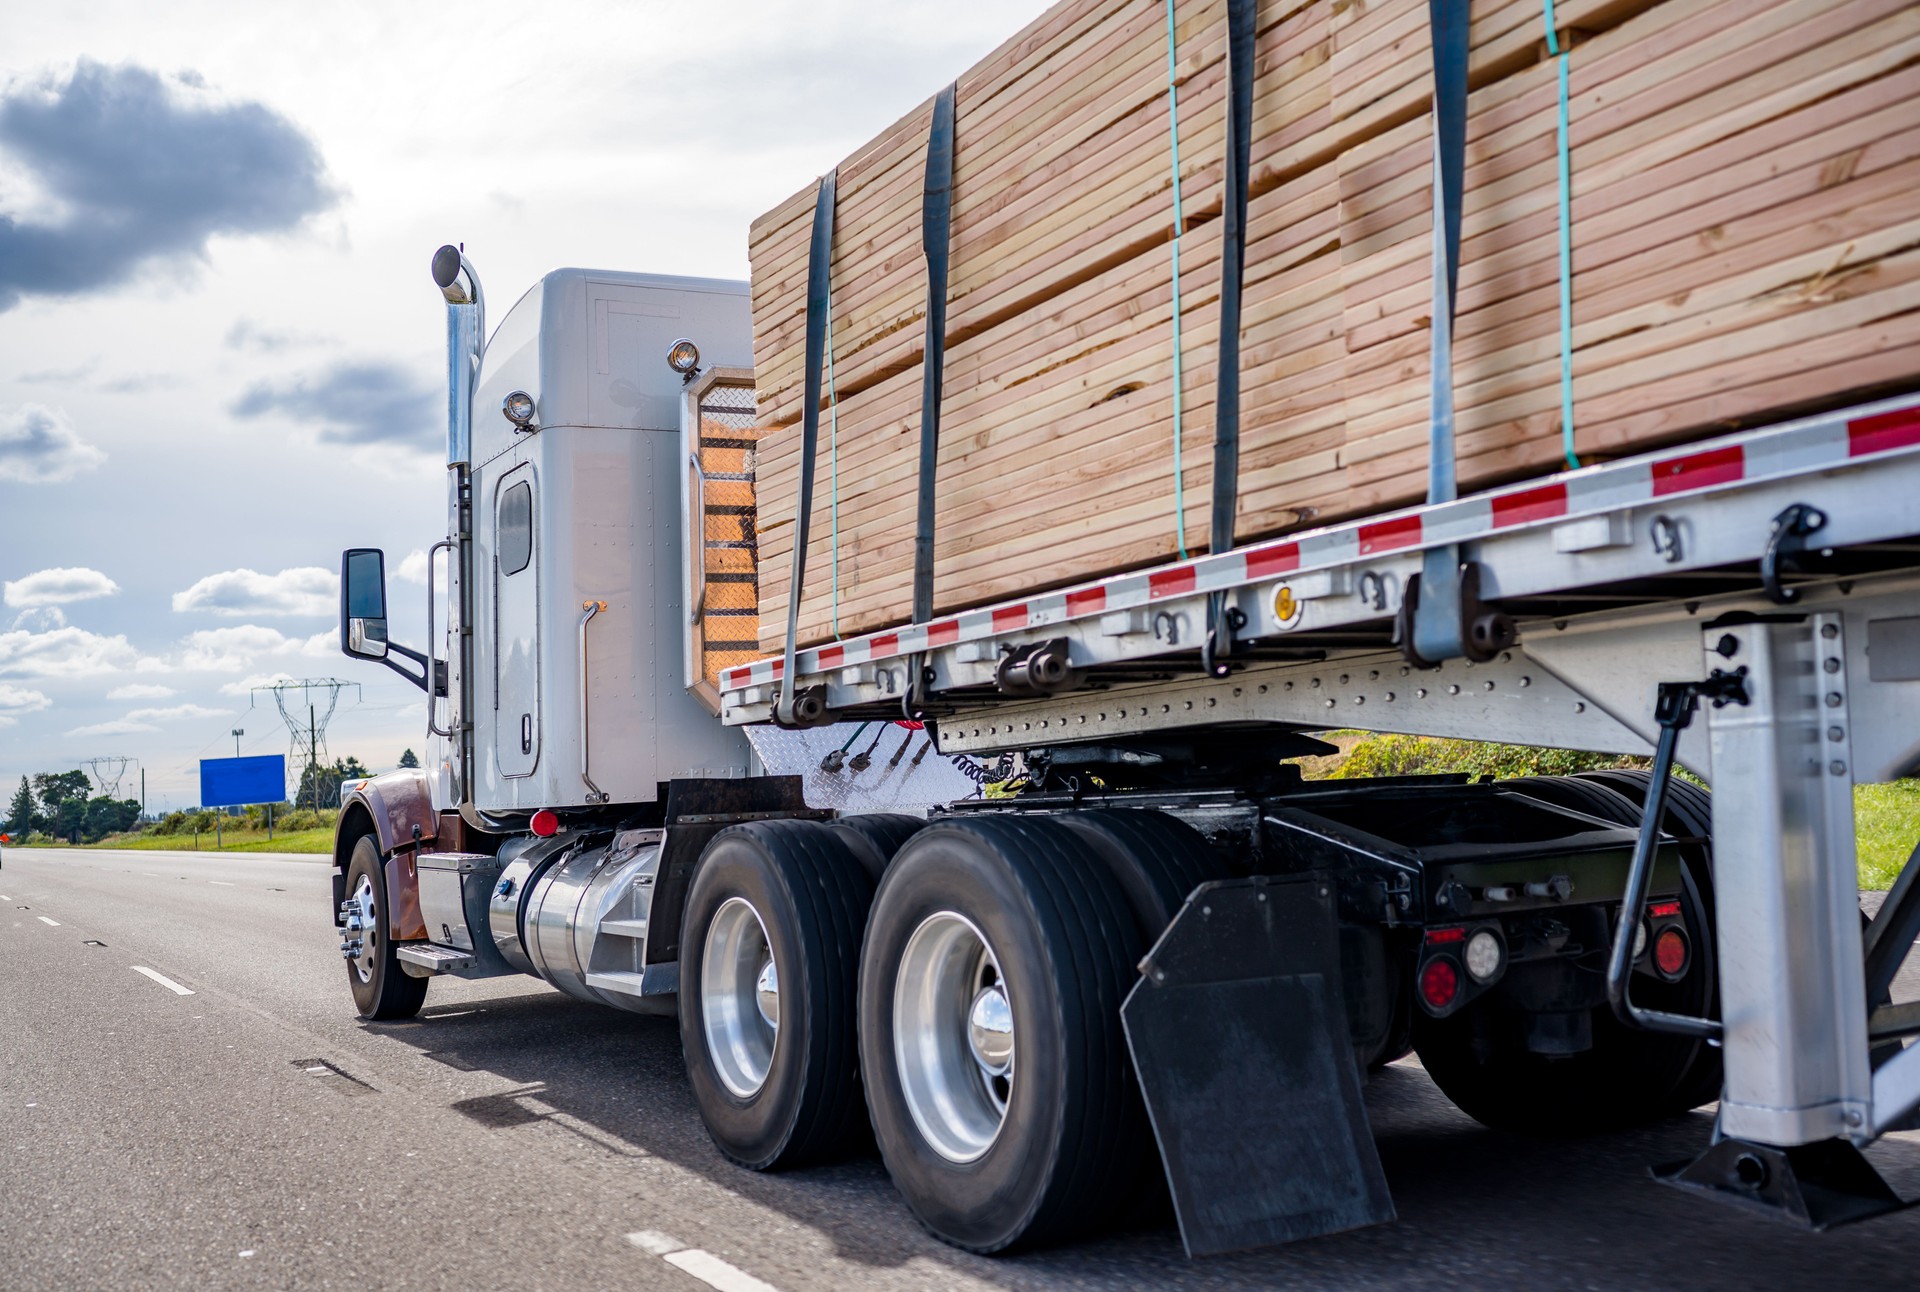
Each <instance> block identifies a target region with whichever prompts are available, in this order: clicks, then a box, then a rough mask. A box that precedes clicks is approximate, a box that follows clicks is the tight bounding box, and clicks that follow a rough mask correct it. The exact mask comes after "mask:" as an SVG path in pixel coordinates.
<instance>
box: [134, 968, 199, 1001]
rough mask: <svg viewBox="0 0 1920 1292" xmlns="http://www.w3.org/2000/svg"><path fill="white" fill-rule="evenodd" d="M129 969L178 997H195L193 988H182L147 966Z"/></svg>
mask: <svg viewBox="0 0 1920 1292" xmlns="http://www.w3.org/2000/svg"><path fill="white" fill-rule="evenodd" d="M128 968H130V969H132V970H133V971H134V972H135V973H143V974H145V975H146V976H147V977H149V978H151V979H153V980H154V981H155V982H157V983H159V984H160V985H161V986H162V987H165V988H166V989H167V990H168V991H170V992H173V993H174V994H175V995H177V996H191V995H193V988H191V987H182V986H181V985H180V984H179V983H177V982H175V981H174V980H173V979H171V978H169V977H167V976H166V975H165V974H163V973H156V972H154V971H153V970H152V969H149V968H147V967H146V966H145V965H129V966H128Z"/></svg>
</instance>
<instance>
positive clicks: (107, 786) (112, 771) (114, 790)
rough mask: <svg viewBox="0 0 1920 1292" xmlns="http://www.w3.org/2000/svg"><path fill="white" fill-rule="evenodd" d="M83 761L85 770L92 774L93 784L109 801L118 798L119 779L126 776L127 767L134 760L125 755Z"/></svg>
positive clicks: (109, 755) (108, 755) (110, 755)
mask: <svg viewBox="0 0 1920 1292" xmlns="http://www.w3.org/2000/svg"><path fill="white" fill-rule="evenodd" d="M84 761H85V762H86V764H87V769H88V770H89V771H91V772H92V773H93V781H94V784H96V785H98V786H99V787H100V792H101V793H102V794H104V795H106V796H107V797H108V798H110V799H117V798H119V797H120V778H121V777H122V776H125V775H126V774H127V766H128V764H130V763H132V762H133V761H134V760H133V759H131V758H129V757H127V756H126V755H125V754H107V755H104V756H103V757H100V758H88V759H86V760H84Z"/></svg>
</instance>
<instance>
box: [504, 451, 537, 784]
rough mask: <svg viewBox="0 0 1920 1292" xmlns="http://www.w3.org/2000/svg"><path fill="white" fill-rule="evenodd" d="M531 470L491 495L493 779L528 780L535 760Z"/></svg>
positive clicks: (518, 471) (520, 471)
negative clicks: (496, 770)
mask: <svg viewBox="0 0 1920 1292" xmlns="http://www.w3.org/2000/svg"><path fill="white" fill-rule="evenodd" d="M534 485H535V479H534V474H533V468H532V467H531V466H521V467H516V468H515V469H514V470H512V471H510V472H508V473H507V474H506V475H505V476H502V477H501V479H500V484H499V487H498V488H497V489H496V490H495V492H494V501H493V508H494V541H493V554H494V555H493V634H494V640H493V661H494V663H493V668H494V676H493V707H494V732H495V736H496V738H495V740H494V746H493V748H494V757H495V760H496V761H497V763H498V765H499V768H500V775H502V776H506V777H512V776H531V775H533V770H534V768H535V767H536V766H537V765H538V764H539V762H540V632H539V627H540V560H539V556H540V553H539V552H538V551H537V550H536V549H537V547H538V545H539V533H540V527H539V525H538V524H537V523H536V521H537V519H538V512H537V509H538V507H539V499H538V498H537V497H536V490H535V488H534Z"/></svg>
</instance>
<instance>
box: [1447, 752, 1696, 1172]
mask: <svg viewBox="0 0 1920 1292" xmlns="http://www.w3.org/2000/svg"><path fill="white" fill-rule="evenodd" d="M1506 784H1508V785H1510V786H1513V787H1515V788H1519V789H1523V790H1524V791H1525V792H1526V793H1527V794H1529V795H1530V796H1532V797H1535V798H1539V799H1541V800H1543V801H1545V802H1548V803H1553V804H1556V805H1557V806H1560V807H1565V808H1570V809H1572V810H1574V811H1578V812H1584V813H1586V814H1587V815H1589V816H1594V817H1598V818H1600V819H1601V820H1603V821H1610V822H1615V823H1618V824H1620V825H1627V826H1637V825H1638V824H1639V822H1640V814H1641V806H1642V804H1643V803H1644V801H1645V788H1646V784H1647V782H1646V781H1645V780H1644V779H1642V780H1641V781H1640V782H1639V785H1640V790H1641V794H1640V797H1639V798H1637V799H1636V798H1633V797H1629V795H1628V794H1627V793H1624V792H1623V791H1626V790H1631V788H1632V784H1631V783H1630V782H1621V781H1616V780H1613V779H1612V778H1611V777H1610V778H1608V779H1607V780H1602V779H1600V778H1598V777H1594V778H1587V777H1585V776H1542V777H1528V778H1522V779H1516V780H1514V781H1509V782H1506ZM1704 799H1705V794H1704V792H1703V791H1700V790H1699V788H1698V787H1697V786H1693V785H1687V786H1686V788H1685V790H1683V791H1678V792H1675V793H1672V794H1671V795H1670V797H1669V799H1668V809H1667V820H1666V821H1665V822H1664V823H1663V824H1664V828H1665V829H1666V830H1667V831H1668V832H1669V833H1671V834H1674V835H1677V836H1680V837H1692V838H1704V837H1705V835H1706V832H1707V830H1708V829H1709V828H1710V826H1711V821H1710V819H1709V820H1705V821H1703V820H1701V819H1700V817H1699V815H1698V812H1699V809H1700V807H1701V806H1702V804H1703V802H1704ZM1681 861H1682V884H1683V888H1682V892H1681V909H1682V911H1683V912H1684V918H1685V920H1686V928H1687V933H1688V936H1689V937H1690V939H1691V940H1692V946H1693V960H1692V965H1693V967H1692V969H1691V970H1690V971H1689V972H1688V974H1687V976H1686V977H1684V978H1682V979H1681V980H1680V981H1679V982H1676V983H1661V982H1656V981H1650V980H1649V979H1647V978H1645V977H1640V976H1636V977H1635V978H1634V980H1633V998H1634V1001H1635V1003H1636V1004H1639V1005H1643V1006H1647V1007H1651V1008H1655V1009H1662V1010H1668V1011H1671V1012H1674V1013H1680V1014H1694V1015H1706V1016H1710V1017H1717V1016H1718V1014H1719V1006H1720V999H1719V989H1718V984H1717V982H1716V978H1715V975H1716V974H1717V972H1718V962H1717V961H1716V959H1715V955H1714V942H1713V934H1714V926H1713V879H1712V874H1713V872H1712V855H1711V849H1710V847H1708V846H1707V845H1704V844H1700V845H1695V844H1689V845H1684V846H1683V847H1682V849H1681ZM1497 1007H1498V996H1497V994H1496V995H1495V996H1492V997H1489V998H1487V999H1486V1000H1484V1001H1481V1002H1476V1003H1475V1004H1474V1005H1470V1006H1468V1007H1467V1008H1466V1009H1463V1010H1462V1011H1460V1013H1458V1014H1455V1015H1453V1016H1452V1017H1450V1018H1446V1019H1441V1020H1435V1019H1432V1018H1429V1017H1428V1016H1427V1015H1426V1014H1425V1013H1424V1012H1420V1011H1416V1012H1415V1016H1414V1048H1415V1050H1416V1051H1417V1052H1418V1054H1419V1056H1420V1062H1421V1064H1422V1065H1423V1066H1424V1067H1425V1068H1426V1070H1427V1074H1428V1075H1429V1076H1430V1077H1432V1078H1433V1081H1434V1084H1435V1085H1437V1086H1439V1087H1440V1089H1441V1092H1442V1093H1444V1094H1445V1095H1446V1096H1447V1098H1448V1099H1450V1100H1452V1101H1453V1103H1454V1104H1455V1105H1456V1106H1458V1107H1459V1108H1460V1110H1461V1111H1463V1112H1465V1113H1466V1114H1467V1115H1468V1116H1470V1117H1472V1118H1473V1119H1474V1120H1475V1121H1478V1122H1480V1123H1482V1124H1483V1125H1486V1126H1491V1127H1494V1128H1495V1129H1498V1130H1509V1131H1517V1132H1520V1133H1523V1134H1533V1135H1545V1136H1558V1135H1584V1134H1591V1133H1595V1132H1599V1131H1607V1130H1617V1129H1621V1128H1624V1127H1628V1126H1637V1125H1642V1124H1645V1123H1647V1122H1651V1121H1658V1120H1660V1119H1662V1118H1665V1117H1673V1116H1677V1115H1679V1114H1681V1113H1685V1112H1688V1111H1690V1110H1692V1109H1694V1108H1697V1107H1699V1106H1700V1105H1701V1104H1703V1103H1708V1102H1710V1101H1712V1100H1714V1099H1717V1098H1719V1095H1720V1083H1721V1068H1720V1052H1719V1050H1717V1049H1715V1048H1714V1047H1712V1046H1710V1045H1708V1044H1707V1043H1706V1041H1704V1040H1701V1039H1699V1038H1695V1037H1688V1036H1674V1035H1669V1034H1665V1033H1654V1032H1643V1031H1640V1030H1638V1029H1635V1028H1629V1027H1627V1026H1626V1025H1625V1024H1623V1023H1621V1022H1620V1021H1619V1020H1618V1019H1617V1018H1615V1017H1614V1015H1613V1012H1612V1011H1611V1010H1610V1009H1609V1008H1608V1007H1607V1006H1606V1005H1604V1004H1602V1005H1599V1006H1596V1007H1595V1008H1594V1009H1593V1010H1592V1011H1591V1025H1592V1029H1593V1045H1592V1048H1591V1049H1589V1050H1587V1051H1586V1052H1584V1053H1581V1054H1576V1055H1571V1056H1565V1057H1553V1058H1549V1057H1547V1056H1544V1055H1538V1054H1533V1053H1530V1052H1528V1051H1527V1050H1526V1049H1525V1048H1524V1046H1523V1045H1520V1044H1518V1043H1516V1041H1515V1039H1514V1038H1513V1036H1512V1033H1511V1031H1510V1030H1508V1031H1506V1032H1505V1033H1504V1034H1502V1033H1500V1032H1495V1033H1493V1034H1492V1035H1491V1036H1489V1035H1484V1034H1480V1033H1479V1032H1478V1031H1477V1029H1476V1022H1477V1021H1478V1020H1477V1019H1476V1015H1477V1013H1478V1012H1479V1011H1481V1010H1484V1009H1487V1008H1497Z"/></svg>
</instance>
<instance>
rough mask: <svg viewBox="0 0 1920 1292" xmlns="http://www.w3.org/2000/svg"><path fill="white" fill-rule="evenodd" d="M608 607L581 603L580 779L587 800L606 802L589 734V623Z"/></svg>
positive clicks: (602, 603) (603, 604)
mask: <svg viewBox="0 0 1920 1292" xmlns="http://www.w3.org/2000/svg"><path fill="white" fill-rule="evenodd" d="M606 608H607V603H606V602H604V601H582V602H581V603H580V610H581V612H582V613H581V615H580V779H581V780H583V781H585V782H586V783H587V791H588V793H587V801H588V802H589V803H605V802H606V801H607V794H606V791H604V790H602V789H601V788H600V787H599V786H598V785H595V784H594V783H593V741H592V740H591V739H590V738H589V737H588V734H587V625H588V624H590V623H592V622H593V617H594V616H595V615H597V614H599V613H600V612H601V611H602V610H605V609H606Z"/></svg>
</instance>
